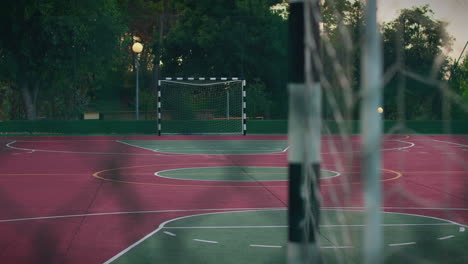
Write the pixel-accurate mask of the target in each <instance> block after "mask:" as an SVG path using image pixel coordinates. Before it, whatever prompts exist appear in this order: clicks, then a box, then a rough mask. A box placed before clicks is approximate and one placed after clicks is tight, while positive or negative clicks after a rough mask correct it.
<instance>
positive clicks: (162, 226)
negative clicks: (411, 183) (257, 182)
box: [104, 208, 464, 264]
mask: <svg viewBox="0 0 468 264" xmlns="http://www.w3.org/2000/svg"><path fill="white" fill-rule="evenodd" d="M284 210H287V208H283V209H280V208H278V209H271V210H270V209H259V210H256V209H253V210H244V211H228V212H213V213H202V214H194V215H188V216H182V217H177V218H173V219H169V220H167V221H165V222H163V223H161V224H160V225H159V227H158V228H157V229H156V230H154V231H153V232H151V233H149V234H148V235H146V236H144V237H143V238H142V239H140V240H138V241H137V242H135V243H133V244H132V245H130V246H129V247H127V248H126V249H124V250H123V251H121V252H119V253H118V254H117V255H115V256H114V257H112V258H111V259H109V260H108V261H106V262H104V264H109V263H111V262H112V261H114V260H115V259H117V258H119V257H120V256H122V255H123V254H125V253H126V252H128V251H129V250H131V249H132V248H134V247H136V246H137V245H139V244H140V243H142V242H143V241H144V240H146V239H147V238H149V237H150V236H152V235H154V234H155V233H157V232H159V231H160V230H161V229H165V228H166V227H165V225H166V224H168V223H171V222H174V221H177V220H181V219H185V218H190V217H196V216H202V215H213V214H227V213H242V212H247V211H248V212H256V211H260V212H261V211H284ZM323 210H325V211H336V209H323ZM343 211H357V212H362V210H343ZM382 213H387V214H402V215H411V216H417V217H427V218H432V219H436V220H440V221H446V222H450V223H453V224H454V225H457V226H464V225H461V224H458V223H456V222H453V221H450V220H445V219H440V218H437V217H431V216H424V215H416V214H406V213H394V212H382ZM167 228H168V229H170V227H167ZM411 243H416V242H411ZM389 245H390V244H389Z"/></svg>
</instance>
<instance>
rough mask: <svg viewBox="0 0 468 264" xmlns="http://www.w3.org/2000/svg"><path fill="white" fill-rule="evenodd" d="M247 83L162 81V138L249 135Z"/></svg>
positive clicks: (184, 80) (208, 80) (221, 79)
mask: <svg viewBox="0 0 468 264" xmlns="http://www.w3.org/2000/svg"><path fill="white" fill-rule="evenodd" d="M244 86H245V80H241V79H239V78H165V80H160V81H159V91H158V134H159V135H161V134H244V135H245V134H246V128H247V126H246V122H245V120H246V114H245V107H246V102H245V96H246V93H245V90H244Z"/></svg>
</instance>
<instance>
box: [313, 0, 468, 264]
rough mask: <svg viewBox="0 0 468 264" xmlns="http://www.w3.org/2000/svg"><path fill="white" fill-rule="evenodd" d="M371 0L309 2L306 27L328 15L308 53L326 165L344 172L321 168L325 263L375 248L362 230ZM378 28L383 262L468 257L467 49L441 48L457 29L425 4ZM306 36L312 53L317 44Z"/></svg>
mask: <svg viewBox="0 0 468 264" xmlns="http://www.w3.org/2000/svg"><path fill="white" fill-rule="evenodd" d="M310 2H312V1H310ZM306 3H307V1H306ZM364 5H365V1H344V0H326V1H322V3H321V12H318V11H317V10H313V9H310V10H306V11H305V14H310V16H307V15H306V16H305V19H306V22H305V25H306V30H310V28H307V24H310V23H311V20H312V19H313V16H318V17H320V18H319V19H320V21H322V23H321V35H320V38H321V56H320V57H319V56H315V57H312V58H310V63H311V64H312V65H315V67H317V69H318V70H319V74H320V78H321V81H320V82H321V86H322V91H323V101H322V103H323V108H322V111H323V117H324V120H323V131H322V133H323V136H322V146H321V147H322V150H321V158H322V164H321V166H322V172H323V171H325V170H327V171H334V172H336V173H337V174H338V175H339V176H337V177H330V178H324V177H325V176H324V174H323V173H322V179H321V180H320V188H321V206H322V210H321V220H320V229H319V234H320V235H319V236H320V248H321V255H322V258H323V260H324V262H325V263H364V262H365V258H366V256H365V254H369V252H372V245H370V247H371V250H370V251H369V249H366V248H365V247H369V245H365V243H364V242H365V241H364V240H365V239H364V234H365V232H366V229H368V228H369V224H368V222H367V221H366V215H367V214H366V213H369V212H368V211H367V212H366V201H368V200H372V199H373V197H372V195H373V194H372V192H366V191H365V186H366V184H368V179H367V178H365V175H364V173H363V163H362V162H363V152H362V142H363V139H362V134H363V133H365V130H366V129H371V128H372V127H365V126H362V123H361V122H362V121H363V120H361V121H359V119H360V109H361V106H362V103H363V93H362V90H361V86H362V84H361V83H362V75H364V74H368V73H369V72H365V73H364V72H363V68H362V67H361V56H362V53H363V52H364V49H365V48H367V47H365V46H364V43H365V38H367V37H369V36H366V35H365V30H364V28H365V26H366V25H365V16H364V13H365V12H364V10H365V6H364ZM305 7H306V8H307V7H313V6H311V5H309V6H308V5H305ZM380 31H381V37H382V39H383V45H382V55H383V59H384V62H383V65H381V64H380V66H381V67H383V70H384V72H383V74H384V78H383V80H382V81H383V86H384V89H383V90H382V91H381V94H382V96H383V104H382V105H381V106H380V108H376V109H375V110H373V111H376V112H378V113H380V114H381V115H382V118H383V119H384V121H383V125H384V131H385V135H384V136H383V137H382V138H381V142H382V144H381V149H382V152H381V155H382V165H381V166H380V168H379V171H380V184H381V186H382V187H381V189H380V190H374V191H375V192H378V193H379V195H381V196H382V204H381V212H382V214H381V217H382V222H381V223H380V224H379V232H382V234H383V237H382V238H381V239H379V241H380V243H382V247H383V253H382V256H381V257H382V258H383V259H384V261H385V263H462V262H464V261H467V259H468V255H467V254H466V252H465V251H464V250H463V247H465V246H466V245H468V236H467V233H466V231H465V225H466V224H468V213H467V210H468V209H467V207H468V206H467V205H468V200H467V199H466V191H467V188H468V185H467V184H468V180H467V179H468V165H467V164H468V163H467V160H468V136H466V134H467V131H466V129H465V127H466V126H467V125H468V122H466V120H467V119H468V107H467V106H468V104H467V97H466V89H467V87H466V76H467V75H466V72H467V59H466V57H465V54H462V56H461V58H460V59H459V60H458V62H457V61H456V60H455V59H451V58H450V57H449V56H447V55H446V54H445V53H444V52H443V50H444V48H445V47H446V46H447V45H449V44H450V38H451V37H450V36H449V34H448V33H447V32H446V24H445V23H444V22H442V21H439V20H437V19H436V18H435V16H434V14H433V13H432V12H431V11H430V7H427V6H421V7H413V8H410V9H404V10H401V11H400V13H399V15H398V16H397V18H395V19H394V20H393V21H387V22H386V23H385V24H383V25H381V26H380ZM305 36H306V37H307V36H308V35H307V34H305ZM305 41H306V50H307V51H306V56H310V54H314V52H316V48H317V47H315V46H314V45H308V44H311V43H314V42H313V41H310V40H307V39H306V40H305ZM309 66H310V65H309ZM377 66H379V65H377ZM306 67H307V60H306ZM311 68H312V67H308V72H307V71H306V75H307V74H310V75H311V74H312V70H311ZM306 70H307V69H306ZM306 81H307V80H306ZM463 91H465V92H463ZM464 93H465V95H464ZM372 126H373V125H372ZM309 151H313V150H309ZM306 152H307V150H306ZM325 175H326V174H325ZM309 213H310V215H312V212H309ZM376 235H377V234H376ZM462 245H464V246H462ZM364 252H366V253H364Z"/></svg>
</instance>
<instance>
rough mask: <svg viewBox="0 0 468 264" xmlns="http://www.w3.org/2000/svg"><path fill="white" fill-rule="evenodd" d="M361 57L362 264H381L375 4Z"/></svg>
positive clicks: (379, 72)
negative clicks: (363, 224)
mask: <svg viewBox="0 0 468 264" xmlns="http://www.w3.org/2000/svg"><path fill="white" fill-rule="evenodd" d="M362 50H363V54H362V71H361V72H362V74H363V75H362V105H361V133H362V146H361V152H362V173H363V177H364V182H365V184H364V196H365V197H364V200H365V205H366V216H365V225H366V228H365V230H364V263H365V264H375V263H383V234H382V228H381V224H382V213H381V203H382V197H381V188H382V186H381V175H380V167H381V153H380V146H381V137H382V118H381V114H380V113H379V112H378V111H377V109H378V108H379V107H380V106H381V103H382V96H381V93H382V87H383V84H382V79H383V77H382V76H383V66H382V47H381V39H380V33H379V28H378V25H377V3H376V0H368V1H367V7H366V28H365V41H364V48H363V49H362Z"/></svg>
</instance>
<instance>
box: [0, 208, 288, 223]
mask: <svg viewBox="0 0 468 264" xmlns="http://www.w3.org/2000/svg"><path fill="white" fill-rule="evenodd" d="M238 210H245V211H256V210H286V209H285V208H284V207H272V208H218V209H174V210H154V211H128V212H109V213H89V214H72V215H53V216H39V217H26V218H14V219H4V220H0V223H6V222H20V221H32V220H45V219H57V218H73V217H87V216H106V215H125V214H154V213H178V212H205V211H238Z"/></svg>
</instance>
